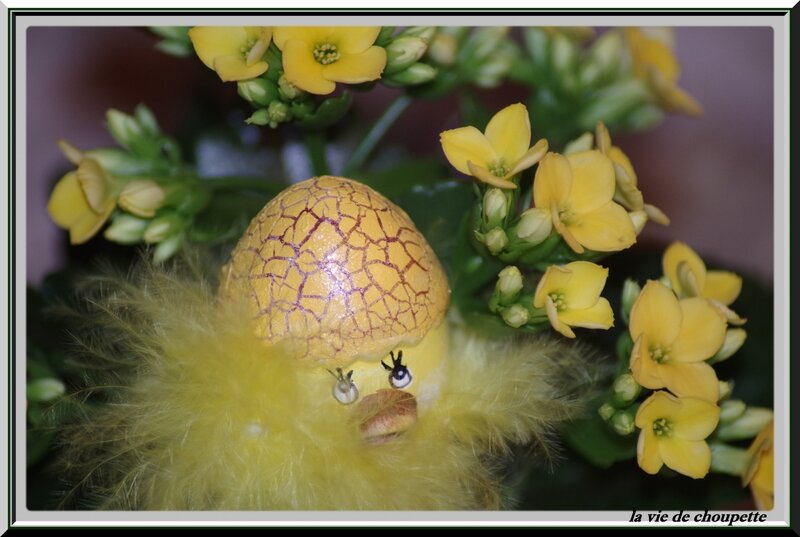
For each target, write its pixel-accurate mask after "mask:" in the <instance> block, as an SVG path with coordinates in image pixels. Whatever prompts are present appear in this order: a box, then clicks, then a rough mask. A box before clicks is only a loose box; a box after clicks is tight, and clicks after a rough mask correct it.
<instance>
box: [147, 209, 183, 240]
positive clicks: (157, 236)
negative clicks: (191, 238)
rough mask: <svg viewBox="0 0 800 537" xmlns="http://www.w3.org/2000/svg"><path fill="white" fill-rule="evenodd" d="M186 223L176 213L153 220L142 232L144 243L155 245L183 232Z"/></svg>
mask: <svg viewBox="0 0 800 537" xmlns="http://www.w3.org/2000/svg"><path fill="white" fill-rule="evenodd" d="M185 227H186V222H185V221H184V219H183V218H181V216H180V215H179V214H177V213H167V214H164V215H161V216H159V217H158V218H154V219H153V220H152V221H151V222H150V223H149V224H148V225H147V228H145V230H144V235H143V237H142V238H144V242H147V243H150V244H152V243H157V242H162V241H164V240H166V239H167V238H169V237H172V236H173V235H176V234H177V233H179V232H181V231H183V229H184V228H185Z"/></svg>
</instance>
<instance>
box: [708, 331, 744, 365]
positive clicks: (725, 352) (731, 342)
mask: <svg viewBox="0 0 800 537" xmlns="http://www.w3.org/2000/svg"><path fill="white" fill-rule="evenodd" d="M745 339H747V332H746V331H745V330H744V329H743V328H729V329H728V330H727V331H726V332H725V341H723V342H722V347H720V349H719V350H718V351H717V354H715V355H714V356H712V357H711V358H710V359H709V360H708V363H710V364H716V363H717V362H722V361H723V360H727V359H728V358H730V357H731V356H733V355H734V354H735V353H736V351H738V350H739V349H740V348H742V345H744V340H745Z"/></svg>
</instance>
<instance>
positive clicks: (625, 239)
mask: <svg viewBox="0 0 800 537" xmlns="http://www.w3.org/2000/svg"><path fill="white" fill-rule="evenodd" d="M614 181H615V180H614V166H613V164H612V162H611V160H610V159H609V158H608V157H606V156H605V155H603V154H602V153H600V152H599V151H582V152H580V153H573V154H570V155H567V156H564V155H559V154H558V153H548V154H547V155H545V156H544V158H542V161H541V162H540V163H539V168H538V169H537V170H536V176H535V178H534V181H533V203H534V205H535V206H536V207H538V208H540V209H545V210H548V211H550V215H551V217H552V219H553V226H554V227H555V228H556V231H557V232H558V233H559V234H560V235H561V236H562V237H563V238H564V241H565V242H566V243H567V245H568V246H569V247H570V248H572V250H574V251H575V252H577V253H579V254H580V253H583V252H584V247H585V248H588V249H590V250H594V251H597V252H614V251H617V250H623V249H625V248H627V247H629V246H630V245H632V244H633V243H634V242H636V231H635V230H634V228H633V223H632V222H631V219H630V218H629V217H628V213H627V212H625V209H623V208H622V206H620V205H618V204H616V203H614V202H613V201H612V198H613V196H614Z"/></svg>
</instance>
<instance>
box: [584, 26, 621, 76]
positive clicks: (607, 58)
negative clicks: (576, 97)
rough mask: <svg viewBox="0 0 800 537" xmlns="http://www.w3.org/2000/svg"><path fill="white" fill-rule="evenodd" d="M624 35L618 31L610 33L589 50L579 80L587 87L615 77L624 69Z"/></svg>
mask: <svg viewBox="0 0 800 537" xmlns="http://www.w3.org/2000/svg"><path fill="white" fill-rule="evenodd" d="M623 46H624V44H623V41H622V35H621V34H620V33H619V32H616V31H613V30H612V31H608V32H605V33H604V34H603V35H601V36H600V37H599V38H598V39H597V40H596V41H595V42H594V43H593V44H592V46H591V48H590V49H589V54H588V57H587V59H586V61H584V62H583V65H582V66H581V72H580V74H579V78H580V80H581V83H583V84H585V85H590V84H594V83H595V82H597V81H599V80H601V79H603V78H609V77H613V76H614V75H615V74H617V73H618V72H619V71H620V70H621V67H622V63H623V62H622V61H621V59H622V58H623V57H624V53H623Z"/></svg>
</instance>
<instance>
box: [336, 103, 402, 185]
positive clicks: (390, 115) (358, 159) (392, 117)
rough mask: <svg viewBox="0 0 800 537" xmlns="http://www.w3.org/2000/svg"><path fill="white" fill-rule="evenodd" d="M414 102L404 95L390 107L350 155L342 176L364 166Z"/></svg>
mask: <svg viewBox="0 0 800 537" xmlns="http://www.w3.org/2000/svg"><path fill="white" fill-rule="evenodd" d="M412 101H413V99H412V98H411V97H410V96H409V95H407V94H405V93H404V94H402V95H400V96H399V97H398V98H397V99H395V100H394V102H393V103H392V104H390V105H389V107H388V108H387V109H386V111H385V112H384V113H383V115H382V116H381V117H379V118H378V121H376V122H375V124H374V125H373V126H372V128H371V129H370V130H369V132H367V135H366V136H364V139H363V140H361V143H359V144H358V147H356V150H355V151H353V154H352V155H350V159H349V160H348V161H347V164H345V166H344V170H343V171H342V175H344V176H345V177H349V176H350V175H351V174H352V173H353V172H354V171H356V170H358V169H360V168H361V167H362V166H363V165H364V162H365V161H366V160H367V157H369V155H370V153H372V150H373V149H375V146H376V145H378V142H380V140H381V138H383V136H384V135H385V134H386V132H387V131H388V130H389V129H390V128H391V127H392V125H393V124H394V122H395V121H397V118H399V117H400V115H401V114H402V113H403V112H404V111H405V109H406V108H408V107H409V105H410V104H411V102H412Z"/></svg>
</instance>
